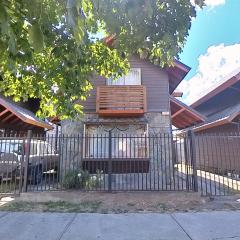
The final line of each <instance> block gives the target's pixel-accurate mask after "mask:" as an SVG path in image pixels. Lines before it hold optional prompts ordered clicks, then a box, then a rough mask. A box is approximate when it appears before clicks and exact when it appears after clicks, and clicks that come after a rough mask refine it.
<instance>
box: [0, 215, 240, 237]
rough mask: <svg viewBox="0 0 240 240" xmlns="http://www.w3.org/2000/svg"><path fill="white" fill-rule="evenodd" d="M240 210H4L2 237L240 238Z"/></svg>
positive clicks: (1, 219) (0, 228)
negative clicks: (76, 211) (78, 211)
mask: <svg viewBox="0 0 240 240" xmlns="http://www.w3.org/2000/svg"><path fill="white" fill-rule="evenodd" d="M239 224H240V211H234V212H233V211H227V212H224V211H221V212H202V213H174V214H157V213H156V214H155V213H147V214H143V213H140V214H93V213H90V214H81V213H79V214H75V213H27V212H18V213H14V212H0V239H1V240H189V239H193V240H231V239H232V240H240V227H239V226H240V225H239Z"/></svg>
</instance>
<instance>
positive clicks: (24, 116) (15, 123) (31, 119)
mask: <svg viewBox="0 0 240 240" xmlns="http://www.w3.org/2000/svg"><path fill="white" fill-rule="evenodd" d="M37 105H38V104H37V102H36V100H29V101H28V102H25V103H24V102H18V103H14V102H13V101H11V100H10V99H7V98H5V97H3V96H1V97H0V133H1V135H5V136H10V135H12V136H16V135H17V136H22V135H26V134H27V131H28V130H32V132H33V134H38V135H39V134H40V135H44V134H45V131H46V130H51V129H52V126H51V125H50V124H48V123H46V122H45V121H43V120H41V119H39V118H37V117H36V116H35V114H34V112H36V111H37V108H38V107H37Z"/></svg>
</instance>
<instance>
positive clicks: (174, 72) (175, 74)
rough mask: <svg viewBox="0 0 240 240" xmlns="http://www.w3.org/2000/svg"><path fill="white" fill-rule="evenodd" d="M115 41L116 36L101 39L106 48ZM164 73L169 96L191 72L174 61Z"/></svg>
mask: <svg viewBox="0 0 240 240" xmlns="http://www.w3.org/2000/svg"><path fill="white" fill-rule="evenodd" d="M115 40H116V34H112V35H109V36H107V37H105V38H103V41H104V42H105V43H106V44H107V45H108V46H113V45H114V41H115ZM165 69H166V71H167V72H168V74H169V92H170V94H172V93H173V91H174V90H175V89H176V88H177V86H178V85H179V84H180V83H181V81H182V80H183V79H184V78H185V76H186V75H187V74H188V72H189V71H190V70H191V68H190V67H189V66H187V65H186V64H184V63H182V62H180V61H179V60H177V59H175V60H174V62H173V66H171V67H166V68H165Z"/></svg>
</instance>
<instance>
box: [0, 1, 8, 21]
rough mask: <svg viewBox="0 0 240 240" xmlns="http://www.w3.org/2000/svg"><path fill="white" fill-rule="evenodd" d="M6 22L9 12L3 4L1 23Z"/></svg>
mask: <svg viewBox="0 0 240 240" xmlns="http://www.w3.org/2000/svg"><path fill="white" fill-rule="evenodd" d="M4 22H7V12H6V9H5V7H4V6H3V5H2V3H0V23H4Z"/></svg>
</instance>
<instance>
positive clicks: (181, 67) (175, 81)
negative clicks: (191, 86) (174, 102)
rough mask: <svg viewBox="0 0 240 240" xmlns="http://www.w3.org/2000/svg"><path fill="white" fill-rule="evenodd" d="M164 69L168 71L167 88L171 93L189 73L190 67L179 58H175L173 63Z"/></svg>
mask: <svg viewBox="0 0 240 240" xmlns="http://www.w3.org/2000/svg"><path fill="white" fill-rule="evenodd" d="M166 69H167V72H168V73H169V90H170V94H171V93H173V91H174V90H175V89H176V88H177V86H178V85H179V84H180V83H181V81H182V80H183V79H184V78H185V76H186V75H187V74H188V73H189V71H190V70H191V68H190V67H188V66H187V65H185V64H184V63H182V62H180V61H179V60H177V59H175V60H174V65H173V66H172V67H168V68H166Z"/></svg>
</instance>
